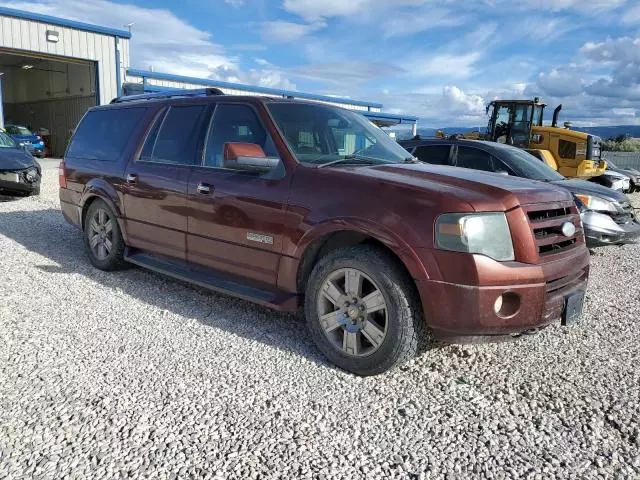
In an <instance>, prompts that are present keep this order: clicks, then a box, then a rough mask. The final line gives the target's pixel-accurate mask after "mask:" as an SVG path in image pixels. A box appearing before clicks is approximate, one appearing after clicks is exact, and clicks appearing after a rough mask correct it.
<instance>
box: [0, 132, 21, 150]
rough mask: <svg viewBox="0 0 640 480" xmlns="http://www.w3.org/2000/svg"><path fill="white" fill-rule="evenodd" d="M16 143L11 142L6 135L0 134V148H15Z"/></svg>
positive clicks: (11, 139)
mask: <svg viewBox="0 0 640 480" xmlns="http://www.w3.org/2000/svg"><path fill="white" fill-rule="evenodd" d="M17 147H18V146H17V145H16V142H14V141H13V138H11V137H10V136H9V135H7V134H6V133H2V132H0V148H17Z"/></svg>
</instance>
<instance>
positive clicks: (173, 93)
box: [111, 87, 224, 103]
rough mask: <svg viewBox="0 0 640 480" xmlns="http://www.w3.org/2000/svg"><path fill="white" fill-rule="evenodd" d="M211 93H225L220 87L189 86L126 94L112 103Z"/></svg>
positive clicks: (198, 95) (200, 95) (199, 95)
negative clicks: (162, 90)
mask: <svg viewBox="0 0 640 480" xmlns="http://www.w3.org/2000/svg"><path fill="white" fill-rule="evenodd" d="M210 95H224V92H223V91H222V90H220V89H219V88H214V87H209V88H190V89H189V88H187V89H176V90H168V91H166V92H157V93H141V94H139V95H126V96H124V97H118V98H114V99H113V100H112V101H111V103H126V102H137V101H139V100H158V99H162V98H179V97H207V96H210Z"/></svg>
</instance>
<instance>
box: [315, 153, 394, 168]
mask: <svg viewBox="0 0 640 480" xmlns="http://www.w3.org/2000/svg"><path fill="white" fill-rule="evenodd" d="M341 163H347V164H349V163H350V164H353V165H382V164H386V163H387V162H385V161H384V160H380V159H379V158H374V157H364V156H362V155H346V156H344V157H342V158H338V159H337V160H332V161H330V162H327V163H322V164H320V165H318V167H317V168H324V167H329V166H331V165H339V164H341Z"/></svg>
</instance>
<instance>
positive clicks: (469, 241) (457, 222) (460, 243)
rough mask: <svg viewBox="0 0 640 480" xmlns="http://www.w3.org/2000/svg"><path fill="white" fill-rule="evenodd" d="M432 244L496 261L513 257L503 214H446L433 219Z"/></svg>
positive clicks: (508, 259) (509, 235)
mask: <svg viewBox="0 0 640 480" xmlns="http://www.w3.org/2000/svg"><path fill="white" fill-rule="evenodd" d="M436 245H437V247H438V248H441V249H443V250H451V251H454V252H466V253H480V254H482V255H486V256H487V257H491V258H493V259H494V260H498V261H510V260H515V255H514V253H513V242H512V241H511V232H510V231H509V224H508V223H507V217H505V215H504V213H447V214H445V215H440V216H439V217H438V220H436Z"/></svg>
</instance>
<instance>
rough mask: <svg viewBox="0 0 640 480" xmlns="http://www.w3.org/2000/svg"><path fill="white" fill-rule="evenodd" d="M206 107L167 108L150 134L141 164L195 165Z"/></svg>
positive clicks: (141, 156) (141, 157)
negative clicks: (148, 162)
mask: <svg viewBox="0 0 640 480" xmlns="http://www.w3.org/2000/svg"><path fill="white" fill-rule="evenodd" d="M205 110H206V106H204V105H184V106H177V107H170V108H169V110H168V111H167V112H166V113H165V115H161V116H160V118H159V119H158V120H157V121H156V125H155V126H154V128H153V129H152V130H151V132H150V133H149V136H148V137H147V140H146V142H145V144H144V147H143V149H142V154H141V155H140V160H146V161H152V162H159V163H177V164H181V165H195V164H196V163H198V161H197V158H198V145H200V140H201V138H202V126H203V121H204V116H205Z"/></svg>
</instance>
